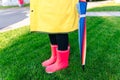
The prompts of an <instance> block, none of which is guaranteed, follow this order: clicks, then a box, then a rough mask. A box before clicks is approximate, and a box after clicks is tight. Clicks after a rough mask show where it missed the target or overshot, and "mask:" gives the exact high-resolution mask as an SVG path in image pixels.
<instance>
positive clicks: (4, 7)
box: [0, 3, 30, 9]
mask: <svg viewBox="0 0 120 80" xmlns="http://www.w3.org/2000/svg"><path fill="white" fill-rule="evenodd" d="M29 6H30V4H29V3H28V4H24V7H29ZM18 7H19V6H0V9H8V8H18Z"/></svg>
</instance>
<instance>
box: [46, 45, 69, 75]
mask: <svg viewBox="0 0 120 80" xmlns="http://www.w3.org/2000/svg"><path fill="white" fill-rule="evenodd" d="M69 53H70V47H69V48H68V50H66V51H60V50H57V60H56V62H55V63H54V64H52V65H50V66H47V67H46V72H47V73H53V72H56V71H59V70H61V69H65V68H67V67H68V64H69V63H68V59H69Z"/></svg>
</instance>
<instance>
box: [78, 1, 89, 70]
mask: <svg viewBox="0 0 120 80" xmlns="http://www.w3.org/2000/svg"><path fill="white" fill-rule="evenodd" d="M77 7H78V12H79V14H80V18H79V29H78V34H79V48H80V55H81V63H82V68H83V70H84V66H85V60H86V8H87V2H82V1H79V3H78V5H77Z"/></svg>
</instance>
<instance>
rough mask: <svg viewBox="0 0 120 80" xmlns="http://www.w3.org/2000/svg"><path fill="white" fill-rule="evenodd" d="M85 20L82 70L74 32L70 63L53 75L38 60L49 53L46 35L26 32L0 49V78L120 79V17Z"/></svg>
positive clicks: (27, 79)
mask: <svg viewBox="0 0 120 80" xmlns="http://www.w3.org/2000/svg"><path fill="white" fill-rule="evenodd" d="M87 20H88V21H87V60H86V68H85V71H84V72H83V71H82V69H81V65H80V54H79V50H78V49H79V48H78V38H77V36H78V35H77V31H75V32H73V33H69V35H70V37H69V39H70V45H71V54H70V66H69V67H68V68H67V69H65V70H62V71H58V72H56V73H53V74H46V73H45V71H44V68H43V67H42V66H41V62H42V61H43V60H45V59H46V58H48V57H49V56H50V47H49V40H48V36H47V34H42V33H30V32H26V33H25V34H22V35H21V36H19V37H16V38H15V39H14V40H12V42H11V43H10V45H9V46H7V47H5V48H4V49H3V50H2V51H1V52H0V56H1V59H0V62H1V69H0V73H1V76H0V77H1V78H2V79H3V80H73V79H74V80H110V79H111V80H118V79H120V78H119V76H120V70H119V66H120V54H119V53H120V50H119V49H120V46H119V42H120V37H118V36H119V35H120V26H119V25H118V22H119V21H120V19H119V18H117V17H116V18H115V17H88V18H87ZM93 22H94V23H93ZM11 36H12V35H11Z"/></svg>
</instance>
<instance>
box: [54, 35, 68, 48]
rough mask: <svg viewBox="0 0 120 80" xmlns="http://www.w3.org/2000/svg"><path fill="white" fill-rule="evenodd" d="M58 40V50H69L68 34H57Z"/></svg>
mask: <svg viewBox="0 0 120 80" xmlns="http://www.w3.org/2000/svg"><path fill="white" fill-rule="evenodd" d="M56 40H57V44H58V50H67V49H68V34H67V33H65V34H57V35H56Z"/></svg>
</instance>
